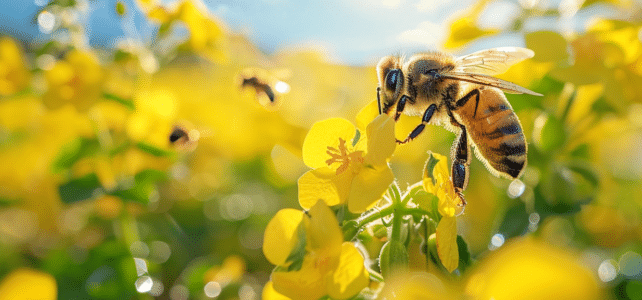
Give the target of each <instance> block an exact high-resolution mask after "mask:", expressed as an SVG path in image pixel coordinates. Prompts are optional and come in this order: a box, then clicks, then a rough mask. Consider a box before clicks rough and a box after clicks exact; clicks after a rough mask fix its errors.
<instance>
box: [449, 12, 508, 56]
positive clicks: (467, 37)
mask: <svg viewBox="0 0 642 300" xmlns="http://www.w3.org/2000/svg"><path fill="white" fill-rule="evenodd" d="M475 23H476V20H475V19H473V18H472V17H470V16H466V17H460V18H457V19H456V20H455V21H454V22H453V23H452V24H451V25H450V34H449V36H448V39H447V40H446V42H445V43H444V47H445V48H447V49H454V48H459V47H462V46H464V45H466V44H467V43H469V42H471V41H473V40H475V39H478V38H480V37H483V36H488V35H493V34H496V33H498V32H499V30H496V29H481V28H479V27H477V25H476V24H475Z"/></svg>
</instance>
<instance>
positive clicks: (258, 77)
mask: <svg viewBox="0 0 642 300" xmlns="http://www.w3.org/2000/svg"><path fill="white" fill-rule="evenodd" d="M237 82H238V85H239V86H240V87H241V89H245V88H254V91H255V92H256V98H257V100H258V102H259V104H261V106H263V107H265V108H267V109H275V108H277V107H278V105H279V104H280V103H278V99H277V98H278V97H277V95H279V94H285V93H287V92H289V90H290V86H289V85H288V84H287V83H285V82H283V81H281V80H278V79H277V78H276V76H274V75H273V74H271V73H270V72H268V71H266V70H263V69H260V68H246V69H243V70H241V72H240V73H239V76H238V77H237Z"/></svg>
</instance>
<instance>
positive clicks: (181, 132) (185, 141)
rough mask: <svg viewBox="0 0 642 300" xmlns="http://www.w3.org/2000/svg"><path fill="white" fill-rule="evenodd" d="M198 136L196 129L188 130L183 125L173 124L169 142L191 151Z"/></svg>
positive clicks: (196, 142) (199, 134) (199, 135)
mask: <svg viewBox="0 0 642 300" xmlns="http://www.w3.org/2000/svg"><path fill="white" fill-rule="evenodd" d="M200 137H201V133H200V131H198V130H196V129H192V130H188V129H187V128H185V127H184V126H181V125H174V128H172V132H171V133H170V134H169V142H170V143H171V144H172V145H173V146H175V147H176V148H178V149H181V150H187V151H191V150H194V149H195V148H196V145H197V144H198V140H199V139H200Z"/></svg>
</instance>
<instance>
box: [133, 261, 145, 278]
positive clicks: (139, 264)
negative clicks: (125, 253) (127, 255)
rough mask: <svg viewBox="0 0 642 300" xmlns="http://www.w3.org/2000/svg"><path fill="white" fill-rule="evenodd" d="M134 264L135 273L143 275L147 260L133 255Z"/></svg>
mask: <svg viewBox="0 0 642 300" xmlns="http://www.w3.org/2000/svg"><path fill="white" fill-rule="evenodd" d="M134 264H135V265H136V274H138V276H143V275H145V274H146V273H147V262H146V261H145V260H144V259H142V258H136V257H134Z"/></svg>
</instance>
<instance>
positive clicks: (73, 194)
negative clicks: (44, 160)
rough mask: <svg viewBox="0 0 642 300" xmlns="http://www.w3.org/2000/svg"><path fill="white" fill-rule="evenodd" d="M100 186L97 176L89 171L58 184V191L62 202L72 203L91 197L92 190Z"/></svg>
mask: <svg viewBox="0 0 642 300" xmlns="http://www.w3.org/2000/svg"><path fill="white" fill-rule="evenodd" d="M101 187H102V186H101V185H100V181H99V180H98V176H96V174H95V173H91V174H88V175H86V176H83V177H80V178H77V179H73V180H71V181H69V182H67V183H65V184H63V185H61V186H59V187H58V193H59V194H60V199H61V200H62V202H64V203H74V202H78V201H82V200H85V199H89V198H91V197H92V196H93V195H94V192H95V191H96V190H97V189H100V188H101Z"/></svg>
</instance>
